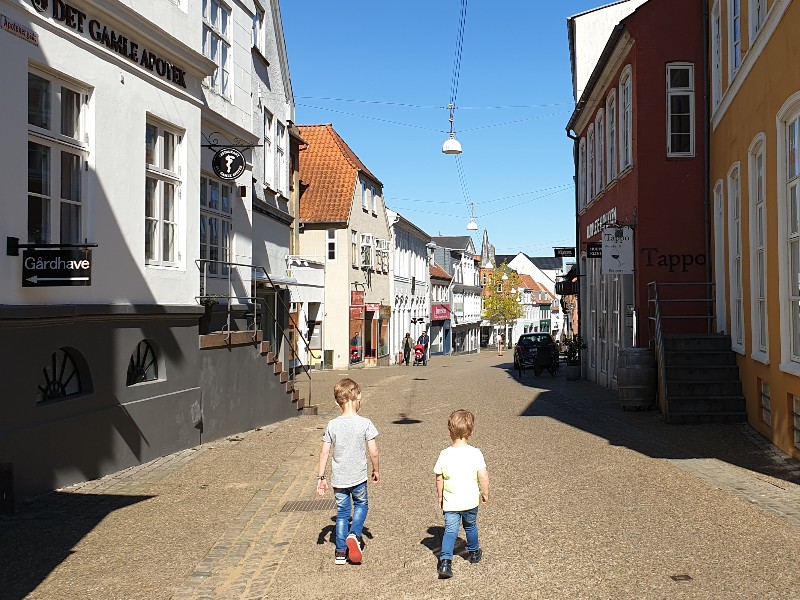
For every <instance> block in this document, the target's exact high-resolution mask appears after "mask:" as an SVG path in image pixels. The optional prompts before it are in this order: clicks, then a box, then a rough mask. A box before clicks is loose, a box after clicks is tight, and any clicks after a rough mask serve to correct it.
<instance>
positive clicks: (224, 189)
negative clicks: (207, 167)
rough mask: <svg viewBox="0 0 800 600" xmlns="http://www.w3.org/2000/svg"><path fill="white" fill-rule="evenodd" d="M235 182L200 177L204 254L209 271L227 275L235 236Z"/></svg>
mask: <svg viewBox="0 0 800 600" xmlns="http://www.w3.org/2000/svg"><path fill="white" fill-rule="evenodd" d="M233 191H234V188H233V186H230V185H228V184H226V183H223V182H221V181H218V180H216V179H212V178H210V177H201V178H200V258H201V259H202V260H208V261H209V262H208V263H206V268H207V271H206V273H208V274H210V275H227V274H228V268H229V267H228V265H227V264H225V263H229V262H231V241H232V238H233Z"/></svg>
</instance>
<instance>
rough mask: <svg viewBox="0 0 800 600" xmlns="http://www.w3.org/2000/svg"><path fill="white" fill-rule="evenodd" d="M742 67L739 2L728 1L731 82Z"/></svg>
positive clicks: (740, 8)
mask: <svg viewBox="0 0 800 600" xmlns="http://www.w3.org/2000/svg"><path fill="white" fill-rule="evenodd" d="M741 66H742V5H741V0H728V78H729V81H732V80H733V78H734V77H735V76H736V73H737V72H738V71H739V67H741Z"/></svg>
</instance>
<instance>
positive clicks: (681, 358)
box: [664, 348, 736, 367]
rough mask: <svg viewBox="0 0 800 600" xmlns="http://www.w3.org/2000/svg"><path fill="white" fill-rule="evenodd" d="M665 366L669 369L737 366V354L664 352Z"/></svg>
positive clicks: (709, 351) (704, 351)
mask: <svg viewBox="0 0 800 600" xmlns="http://www.w3.org/2000/svg"><path fill="white" fill-rule="evenodd" d="M664 364H665V365H666V366H667V367H672V366H681V365H692V366H693V365H707V366H712V365H719V366H729V365H735V364H736V354H734V353H733V352H731V350H730V348H729V349H727V350H671V351H668V352H664Z"/></svg>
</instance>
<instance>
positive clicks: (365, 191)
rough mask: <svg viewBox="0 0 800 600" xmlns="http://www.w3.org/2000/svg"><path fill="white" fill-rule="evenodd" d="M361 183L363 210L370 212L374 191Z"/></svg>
mask: <svg viewBox="0 0 800 600" xmlns="http://www.w3.org/2000/svg"><path fill="white" fill-rule="evenodd" d="M360 183H361V208H363V209H364V210H365V211H369V207H370V205H371V204H372V189H371V188H370V187H369V186H368V185H367V184H366V183H364V182H363V181H362V182H360Z"/></svg>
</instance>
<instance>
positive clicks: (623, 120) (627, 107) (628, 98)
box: [619, 65, 633, 171]
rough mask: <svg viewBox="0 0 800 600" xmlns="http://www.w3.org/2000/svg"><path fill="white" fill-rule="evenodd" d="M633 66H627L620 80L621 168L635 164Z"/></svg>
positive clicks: (621, 169) (622, 169)
mask: <svg viewBox="0 0 800 600" xmlns="http://www.w3.org/2000/svg"><path fill="white" fill-rule="evenodd" d="M631 77H632V76H631V66H630V65H628V66H627V67H625V70H624V71H623V73H622V77H621V78H620V82H619V98H620V105H619V168H620V171H624V170H625V169H627V168H628V167H630V166H631V165H632V164H633V147H632V146H633V97H632V96H633V86H632V80H631Z"/></svg>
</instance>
